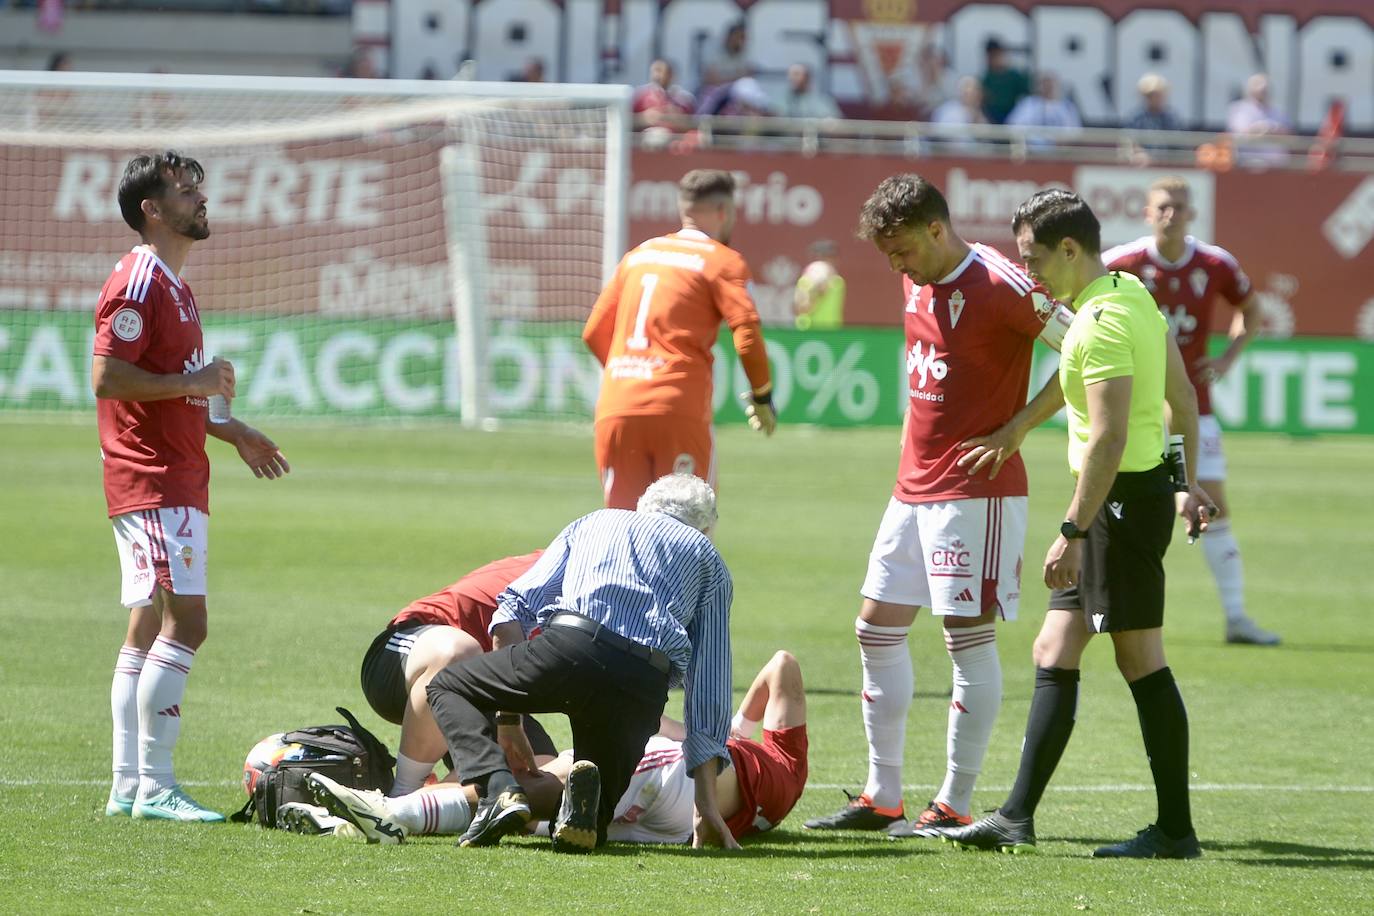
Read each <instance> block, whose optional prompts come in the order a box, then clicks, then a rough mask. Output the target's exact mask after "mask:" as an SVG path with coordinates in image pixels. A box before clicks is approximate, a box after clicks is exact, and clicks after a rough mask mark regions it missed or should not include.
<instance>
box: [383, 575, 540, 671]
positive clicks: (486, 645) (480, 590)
mask: <svg viewBox="0 0 1374 916" xmlns="http://www.w3.org/2000/svg"><path fill="white" fill-rule="evenodd" d="M543 552H544V551H542V550H536V551H535V552H534V553H527V554H525V555H524V556H520V557H506V558H505V559H504V560H494V561H492V562H491V563H488V564H487V565H486V566H482V567H480V568H478V569H474V570H473V571H472V572H470V573H468V574H467V575H466V576H464V577H463V578H461V579H459V580H458V581H457V582H455V583H453V584H452V585H450V586H449V587H448V588H443V589H440V590H439V591H437V592H435V593H434V594H432V595H429V596H427V597H424V598H420V599H418V600H416V601H412V602H411V603H410V604H408V605H406V608H405V610H403V611H401V613H399V614H397V615H396V616H395V617H393V618H391V626H393V627H394V626H399V625H401V624H409V625H412V626H414V625H416V624H422V623H431V624H438V625H439V626H445V627H457V628H458V629H460V630H462V631H463V632H464V633H466V634H468V635H469V636H471V637H472V638H473V639H475V640H477V641H478V642H479V643H481V645H482V651H483V652H490V651H491V636H490V635H489V634H488V633H487V629H488V628H489V627H490V626H491V615H492V614H494V613H495V612H496V599H497V598H498V597H500V595H501V593H502V592H504V591H505V590H506V586H507V585H510V584H511V583H512V582H514V581H515V580H516V579H518V578H520V577H521V576H523V575H524V574H525V571H526V570H528V569H529V568H530V567H531V566H533V565H534V561H535V560H537V559H539V555H540V554H542V553H543Z"/></svg>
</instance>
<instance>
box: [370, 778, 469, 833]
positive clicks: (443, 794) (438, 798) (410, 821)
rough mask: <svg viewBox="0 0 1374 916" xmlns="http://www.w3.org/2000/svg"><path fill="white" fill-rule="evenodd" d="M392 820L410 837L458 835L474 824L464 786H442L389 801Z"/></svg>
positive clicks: (387, 802)
mask: <svg viewBox="0 0 1374 916" xmlns="http://www.w3.org/2000/svg"><path fill="white" fill-rule="evenodd" d="M386 806H387V807H388V808H389V809H391V817H392V819H393V820H395V821H396V823H398V824H400V825H401V826H402V827H404V828H405V829H406V832H407V833H409V834H410V835H411V836H426V835H429V834H436V833H437V834H446V833H458V832H460V831H463V830H466V829H467V826H468V824H469V823H470V822H471V821H472V808H471V807H470V806H469V805H468V800H467V796H465V795H464V794H463V788H462V786H458V785H452V786H441V787H435V788H433V789H426V790H425V791H423V792H411V793H410V794H409V795H403V796H401V797H400V798H388V799H387V801H386Z"/></svg>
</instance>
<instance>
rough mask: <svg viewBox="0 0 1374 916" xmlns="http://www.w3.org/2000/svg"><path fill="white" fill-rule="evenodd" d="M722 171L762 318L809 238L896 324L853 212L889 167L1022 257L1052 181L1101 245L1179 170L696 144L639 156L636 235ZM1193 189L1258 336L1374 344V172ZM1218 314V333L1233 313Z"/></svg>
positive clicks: (868, 305) (875, 310) (967, 228)
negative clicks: (1072, 200)
mask: <svg viewBox="0 0 1374 916" xmlns="http://www.w3.org/2000/svg"><path fill="white" fill-rule="evenodd" d="M700 167H707V168H722V169H729V170H730V171H732V172H734V173H735V175H736V178H737V180H738V183H739V191H738V201H739V218H738V222H737V224H736V227H735V233H734V237H733V239H732V240H731V244H732V245H733V246H734V247H735V248H738V249H739V251H740V252H741V253H742V254H743V255H744V256H745V259H746V260H747V261H748V263H749V266H750V268H751V269H752V271H753V274H754V299H755V301H756V302H757V303H758V306H759V313H760V314H761V315H762V316H763V319H764V322H765V323H766V324H789V325H790V324H791V323H792V319H791V309H792V292H793V288H794V286H795V284H796V281H797V278H798V277H799V276H800V275H801V271H802V269H803V267H805V264H806V251H807V247H808V246H809V245H810V244H811V243H812V242H814V241H816V240H817V239H821V238H828V239H832V240H834V241H835V242H836V243H837V244H838V246H839V261H838V264H839V270H840V273H841V274H842V275H843V276H844V278H845V282H846V286H847V293H846V302H845V322H846V324H861V325H896V324H900V323H901V316H902V306H903V303H904V298H903V297H902V294H901V284H900V278H899V277H897V276H896V275H894V274H892V273H891V272H890V271H889V270H888V267H887V262H886V261H885V260H884V259H883V257H882V256H881V255H880V254H879V253H878V252H877V251H876V250H875V249H874V248H873V246H872V245H871V244H869V243H867V242H863V241H860V240H859V239H857V238H855V236H854V231H855V227H856V226H857V224H858V214H859V208H860V207H861V206H862V205H863V202H864V200H865V199H866V198H867V197H868V195H869V194H870V193H871V192H872V191H873V189H874V188H875V187H877V185H878V183H879V182H880V181H882V180H883V179H884V178H886V177H887V176H889V175H893V174H896V173H899V172H911V171H916V172H919V173H921V174H922V175H924V176H925V177H926V178H928V179H930V180H931V181H933V182H934V183H935V184H936V185H937V186H939V187H940V188H941V189H942V190H943V192H944V194H945V197H946V198H947V199H948V201H949V206H950V213H951V216H952V219H953V222H954V227H955V229H956V230H957V231H958V232H960V233H961V234H962V235H963V236H964V237H965V238H967V239H970V240H977V241H981V242H985V243H987V244H989V245H993V246H996V247H997V248H1000V249H1002V250H1003V251H1004V252H1006V253H1007V254H1008V255H1010V256H1012V257H1013V259H1016V258H1015V255H1016V250H1015V246H1014V245H1013V240H1012V233H1011V215H1012V213H1013V212H1014V211H1015V210H1016V207H1017V205H1018V204H1020V203H1021V201H1023V200H1025V199H1026V198H1027V197H1029V196H1030V195H1031V194H1033V193H1035V192H1036V191H1037V190H1039V189H1040V188H1043V187H1047V186H1060V187H1067V188H1071V189H1073V190H1074V191H1076V192H1077V193H1078V194H1080V195H1082V196H1083V198H1084V199H1085V200H1086V201H1087V202H1088V204H1089V205H1090V206H1091V207H1092V208H1093V211H1094V212H1095V213H1096V214H1097V216H1098V218H1099V219H1100V220H1101V222H1102V241H1103V244H1104V246H1107V245H1116V244H1120V243H1122V242H1126V241H1130V240H1132V239H1135V238H1139V237H1140V236H1142V235H1145V234H1147V230H1146V227H1145V225H1144V222H1143V211H1144V206H1145V197H1146V193H1147V191H1148V189H1149V186H1150V183H1151V182H1153V181H1155V180H1156V179H1158V178H1160V177H1162V176H1164V175H1167V174H1176V173H1177V172H1178V170H1169V171H1164V170H1157V169H1141V168H1134V167H1124V166H1110V165H1076V164H1073V163H1062V162H1027V163H1019V164H1018V163H1011V162H1001V161H997V160H992V159H982V160H979V159H923V160H919V161H917V160H913V159H905V158H902V157H899V156H843V157H841V156H834V155H818V156H814V157H806V156H801V155H796V154H769V153H733V152H713V151H702V152H699V153H697V154H696V155H693V156H690V157H687V156H679V155H674V154H672V153H669V152H649V151H640V152H637V153H636V154H635V158H634V180H633V182H632V183H631V186H630V201H629V204H630V238H631V240H632V241H635V240H639V239H644V238H649V237H652V236H654V235H659V234H661V233H663V232H667V231H671V230H673V229H675V228H677V225H678V223H677V196H676V182H677V180H678V179H679V178H680V177H681V176H682V174H683V172H685V171H686V170H687V169H690V168H700ZM1182 174H1183V176H1184V177H1185V178H1186V179H1187V180H1188V182H1189V185H1190V187H1191V188H1192V190H1193V202H1194V205H1195V207H1196V209H1197V217H1196V219H1195V220H1194V222H1193V226H1192V231H1193V234H1194V235H1195V236H1197V238H1199V239H1202V240H1203V241H1208V242H1214V243H1216V244H1218V245H1221V246H1222V247H1224V248H1226V249H1228V250H1229V251H1231V252H1232V253H1233V254H1234V255H1235V256H1236V258H1237V259H1238V260H1239V261H1240V264H1241V267H1242V268H1244V269H1245V270H1247V271H1249V273H1250V277H1251V279H1252V280H1253V282H1254V288H1255V291H1256V295H1257V296H1258V299H1259V302H1260V304H1261V306H1262V307H1263V311H1264V315H1265V325H1266V333H1268V334H1270V335H1272V336H1277V337H1289V336H1314V335H1316V336H1324V335H1334V336H1340V337H1349V336H1358V337H1361V338H1363V339H1365V340H1374V271H1370V270H1369V269H1368V265H1369V262H1370V259H1371V258H1372V257H1374V176H1367V175H1360V174H1356V173H1349V172H1321V173H1317V174H1307V173H1302V172H1245V171H1235V172H1228V173H1223V174H1214V173H1212V172H1209V171H1203V170H1189V171H1184V172H1182ZM1225 311H1226V309H1225V308H1222V313H1219V314H1218V316H1217V324H1216V325H1215V327H1217V328H1218V329H1220V328H1223V327H1225V324H1224V322H1225V321H1226V320H1228V319H1229V315H1226V314H1223V313H1224V312H1225Z"/></svg>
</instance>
